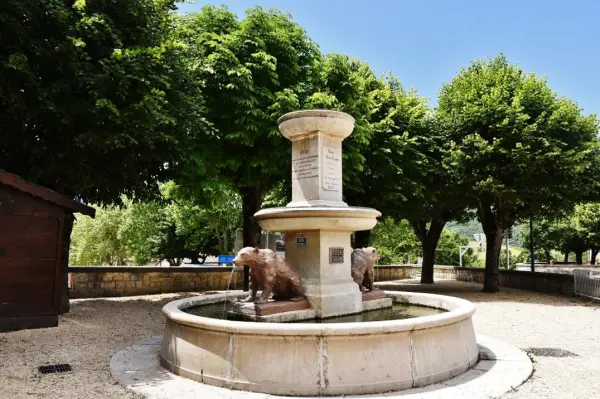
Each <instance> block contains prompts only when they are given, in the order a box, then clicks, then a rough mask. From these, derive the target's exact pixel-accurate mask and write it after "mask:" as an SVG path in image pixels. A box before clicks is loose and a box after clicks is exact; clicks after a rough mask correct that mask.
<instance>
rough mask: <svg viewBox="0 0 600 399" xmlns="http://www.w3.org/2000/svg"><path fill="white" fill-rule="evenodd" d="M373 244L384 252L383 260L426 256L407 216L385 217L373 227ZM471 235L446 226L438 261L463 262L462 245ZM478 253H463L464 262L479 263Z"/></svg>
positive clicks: (395, 262) (393, 261)
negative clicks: (400, 219) (402, 217)
mask: <svg viewBox="0 0 600 399" xmlns="http://www.w3.org/2000/svg"><path fill="white" fill-rule="evenodd" d="M372 235H373V245H374V246H375V247H376V248H377V250H378V251H379V253H380V254H381V258H380V260H379V263H380V264H402V263H407V262H411V261H412V262H415V261H416V260H417V258H418V257H421V256H423V252H422V251H423V248H422V245H421V242H420V240H419V238H417V236H416V234H415V232H414V230H413V229H412V227H411V226H410V223H409V222H408V221H406V220H402V221H400V223H396V222H394V220H393V219H392V218H391V217H386V218H383V220H381V221H380V222H379V223H378V224H377V226H375V228H374V229H373V234H372ZM468 243H469V239H468V237H466V236H464V235H462V234H460V233H458V232H455V231H450V230H447V229H444V230H443V231H442V233H441V234H440V239H439V246H438V250H437V253H438V258H437V259H438V261H439V263H440V264H442V265H455V266H458V265H459V246H461V245H467V244H468ZM477 263H478V259H477V256H476V255H475V254H474V253H473V251H472V250H470V249H469V250H468V251H467V253H465V255H464V256H463V265H464V266H475V265H477Z"/></svg>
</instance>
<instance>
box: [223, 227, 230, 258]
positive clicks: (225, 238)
mask: <svg viewBox="0 0 600 399" xmlns="http://www.w3.org/2000/svg"><path fill="white" fill-rule="evenodd" d="M223 248H224V251H223V253H224V254H228V253H229V229H227V228H225V231H224V232H223Z"/></svg>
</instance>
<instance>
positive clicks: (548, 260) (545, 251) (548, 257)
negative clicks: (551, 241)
mask: <svg viewBox="0 0 600 399" xmlns="http://www.w3.org/2000/svg"><path fill="white" fill-rule="evenodd" d="M544 253H545V255H546V263H548V264H550V262H551V261H552V259H551V257H550V251H549V250H548V249H546V250H544Z"/></svg>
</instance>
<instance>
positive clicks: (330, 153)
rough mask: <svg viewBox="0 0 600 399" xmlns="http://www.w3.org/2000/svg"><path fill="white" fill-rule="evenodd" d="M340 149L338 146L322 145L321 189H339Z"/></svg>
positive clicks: (340, 180)
mask: <svg viewBox="0 0 600 399" xmlns="http://www.w3.org/2000/svg"><path fill="white" fill-rule="evenodd" d="M341 165H342V151H341V148H340V147H330V146H328V145H324V146H323V178H322V183H323V189H324V190H327V191H340V187H341V184H342V168H341Z"/></svg>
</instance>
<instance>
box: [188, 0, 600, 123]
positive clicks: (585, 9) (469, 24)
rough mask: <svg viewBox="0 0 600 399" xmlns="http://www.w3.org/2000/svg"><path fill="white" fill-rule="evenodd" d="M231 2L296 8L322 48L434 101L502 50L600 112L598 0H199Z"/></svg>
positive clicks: (197, 2) (191, 7)
mask: <svg viewBox="0 0 600 399" xmlns="http://www.w3.org/2000/svg"><path fill="white" fill-rule="evenodd" d="M192 1H193V2H192V4H189V3H182V4H179V10H180V12H182V13H185V12H195V11H199V10H200V9H201V7H202V6H203V5H205V4H213V5H217V6H219V5H226V6H227V7H228V8H229V10H231V11H232V12H234V13H236V14H237V15H238V17H239V18H240V19H242V18H243V17H244V13H245V10H247V9H248V8H250V7H253V6H256V5H259V6H261V7H263V8H265V9H269V8H276V9H279V10H281V11H285V12H289V13H290V14H291V15H292V17H293V19H294V20H295V21H296V22H298V23H299V24H300V25H301V26H302V27H303V28H304V29H305V30H306V32H307V33H308V35H309V36H310V37H311V38H312V39H313V40H315V41H316V42H317V43H318V44H319V46H320V48H321V51H322V52H323V53H341V54H347V55H349V56H352V57H357V58H360V59H361V60H362V61H366V62H368V63H369V65H370V66H371V67H372V68H373V69H374V70H375V71H376V73H377V74H378V75H380V74H382V73H385V72H392V73H393V74H394V75H395V76H397V77H399V78H400V80H401V81H402V83H403V84H404V86H405V87H407V88H408V87H414V88H416V89H417V91H418V92H419V94H420V95H422V96H424V97H427V98H429V99H430V103H431V104H432V105H435V103H436V98H437V95H438V92H439V90H440V88H441V87H442V85H443V84H444V83H447V82H449V81H450V80H451V79H452V77H453V76H455V75H456V74H457V73H458V72H459V71H460V69H461V68H463V67H468V65H469V63H470V61H472V60H475V59H481V58H488V57H495V56H497V55H498V54H500V53H501V52H502V53H504V54H505V55H506V57H507V58H508V61H509V62H510V63H513V64H518V65H519V66H520V67H521V68H522V69H523V70H525V71H526V72H533V73H536V74H537V75H540V76H544V77H546V78H547V79H548V83H549V85H550V87H551V88H552V89H553V90H554V91H556V92H557V93H558V94H559V95H561V96H566V97H568V98H570V99H572V100H573V101H575V102H577V103H578V104H579V106H580V107H582V108H583V110H584V113H586V114H589V113H595V114H598V115H599V116H600V51H599V50H600V23H598V17H600V1H595V0H570V1H567V0H563V1H557V0H546V1H541V0H521V1H516V0H496V1H491V0H489V1H486V0H479V1H475V0H446V1H443V0H412V1H407V0H220V1H202V0H192Z"/></svg>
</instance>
